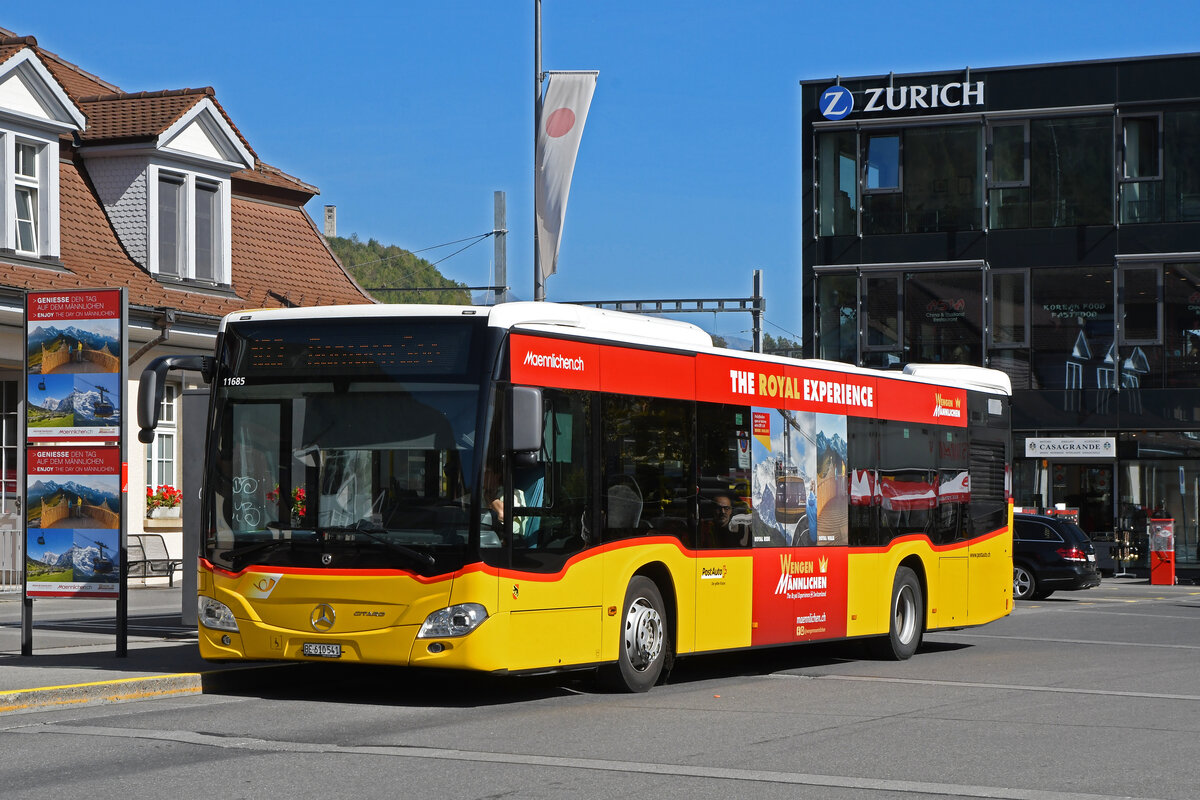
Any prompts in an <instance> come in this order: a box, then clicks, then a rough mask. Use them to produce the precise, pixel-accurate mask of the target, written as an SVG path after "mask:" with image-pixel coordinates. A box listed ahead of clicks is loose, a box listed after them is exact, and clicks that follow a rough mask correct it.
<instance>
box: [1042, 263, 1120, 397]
mask: <svg viewBox="0 0 1200 800" xmlns="http://www.w3.org/2000/svg"><path fill="white" fill-rule="evenodd" d="M1112 281H1113V270H1112V268H1103V269H1102V268H1091V267H1084V268H1076V269H1060V268H1040V269H1034V270H1032V271H1031V274H1030V293H1029V296H1030V297H1031V298H1035V299H1034V301H1033V302H1032V303H1031V304H1030V315H1031V316H1030V345H1031V351H1032V354H1033V355H1032V362H1031V365H1030V367H1031V371H1032V374H1031V376H1030V380H1031V388H1034V389H1067V388H1071V389H1097V388H1100V386H1099V385H1098V384H1097V382H1096V381H1097V376H1098V375H1099V374H1100V370H1102V369H1104V368H1109V367H1112V366H1113V364H1112V362H1113V355H1112V346H1113V343H1114V341H1115V335H1114V334H1115V314H1114V304H1113V299H1114V297H1113V284H1112Z"/></svg>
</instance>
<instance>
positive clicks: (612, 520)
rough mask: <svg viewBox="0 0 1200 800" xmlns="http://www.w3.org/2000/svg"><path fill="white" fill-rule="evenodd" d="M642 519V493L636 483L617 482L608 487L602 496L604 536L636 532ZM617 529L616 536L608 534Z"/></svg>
mask: <svg viewBox="0 0 1200 800" xmlns="http://www.w3.org/2000/svg"><path fill="white" fill-rule="evenodd" d="M641 521H642V494H641V492H640V491H639V490H638V488H637V484H633V485H629V484H626V483H618V484H616V485H614V486H610V487H609V488H608V493H607V495H606V496H605V498H604V530H605V534H606V536H605V538H607V539H613V538H619V537H620V536H622V535H628V534H632V533H637V532H638V525H639V524H640V523H641ZM609 531H617V532H618V533H617V534H616V536H613V535H610V534H608V532H609Z"/></svg>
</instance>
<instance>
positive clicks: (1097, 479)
mask: <svg viewBox="0 0 1200 800" xmlns="http://www.w3.org/2000/svg"><path fill="white" fill-rule="evenodd" d="M1047 469H1048V473H1049V474H1048V478H1049V489H1050V491H1049V499H1048V503H1047V505H1048V506H1050V507H1051V508H1053V507H1057V506H1058V505H1060V504H1061V505H1063V506H1066V507H1067V508H1077V509H1079V527H1081V528H1083V529H1084V530H1085V531H1086V532H1087V534H1088V535H1089V536H1091V537H1092V538H1093V539H1103V538H1107V537H1106V535H1107V534H1111V533H1112V531H1113V522H1114V519H1115V516H1116V515H1115V511H1116V509H1115V507H1114V505H1113V472H1114V468H1113V465H1112V464H1111V463H1088V462H1082V463H1080V462H1061V461H1060V462H1054V461H1051V462H1050V464H1049V466H1048V468H1047Z"/></svg>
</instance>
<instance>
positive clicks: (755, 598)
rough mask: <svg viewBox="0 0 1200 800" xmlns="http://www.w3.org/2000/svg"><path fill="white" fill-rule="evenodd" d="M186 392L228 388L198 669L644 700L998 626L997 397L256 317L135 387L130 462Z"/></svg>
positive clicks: (642, 338) (587, 320)
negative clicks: (561, 690) (667, 673)
mask: <svg viewBox="0 0 1200 800" xmlns="http://www.w3.org/2000/svg"><path fill="white" fill-rule="evenodd" d="M171 369H189V370H199V371H200V372H202V373H203V375H204V377H205V379H206V380H207V381H208V382H209V383H210V384H211V387H212V388H211V404H210V410H209V427H208V436H207V443H206V445H205V450H204V456H203V457H204V482H203V487H202V490H201V492H200V499H201V504H202V510H201V513H200V515H199V516H200V526H201V530H200V537H199V538H200V542H201V549H200V553H199V560H198V570H199V581H198V587H199V619H200V626H199V628H200V650H201V653H202V655H203V656H204V657H205V658H207V659H215V660H224V659H234V660H236V659H248V660H256V661H257V660H264V659H284V660H309V659H340V660H341V661H343V662H370V663H377V664H379V663H382V664H397V665H412V666H421V667H442V668H451V669H466V670H483V671H488V672H498V673H504V672H507V673H527V672H544V671H549V670H566V669H580V668H599V669H600V670H601V671H602V673H603V674H604V675H606V676H607V677H608V678H609V679H611V681H612V682H613V683H615V684H616V685H617V686H619V687H624V688H627V689H629V690H633V691H644V690H646V689H648V688H650V687H651V686H653V685H654V684H655V683H656V682H657V681H658V680H659V678H660V677H661V676H662V675H663V674H664V669H669V667H670V664H671V663H672V661H673V659H675V658H677V657H681V656H688V655H693V654H698V653H705V652H713V651H725V650H731V649H739V648H753V647H764V646H774V645H788V644H794V643H799V642H811V641H820V640H830V639H850V638H863V639H871V640H873V642H872V644H873V645H874V646H875V647H877V649H878V650H879V651H880V652H881V653H882V654H883V655H885V656H886V657H891V658H908V657H909V656H911V655H912V654H913V653H914V652H915V651H916V649H917V647H918V646H919V644H920V642H921V638H922V635H923V634H924V632H925V631H927V630H934V629H939V628H943V629H944V628H960V627H964V626H972V625H980V624H983V623H986V622H989V621H991V620H994V619H997V618H999V617H1002V616H1004V615H1006V614H1007V613H1009V611H1010V609H1011V608H1012V585H1013V584H1012V535H1011V524H1012V523H1011V518H1012V515H1011V505H1010V500H1009V496H1010V472H1009V466H1008V465H1009V453H1008V448H1009V428H1010V419H1009V405H1010V404H1009V395H1010V388H1009V383H1008V379H1007V377H1006V376H1004V375H1003V374H1002V373H999V372H995V371H991V370H986V369H982V368H975V367H964V366H951V365H926V366H920V365H913V366H909V367H907V368H906V369H905V370H904V371H873V370H868V369H860V368H856V367H853V366H848V365H845V364H837V363H831V362H825V361H803V360H792V359H786V358H777V357H772V356H764V355H758V354H753V353H744V352H737V351H732V350H726V349H722V348H716V347H713V345H712V341H711V339H710V337H709V336H708V335H707V334H705V333H704V332H703V331H701V330H700V329H699V328H697V327H695V326H692V325H688V324H685V323H680V322H674V321H669V320H664V319H657V318H650V317H644V316H640V315H632V314H625V313H620V312H613V311H605V310H599V309H589V308H584V307H579V306H572V305H559V304H553V303H512V304H505V305H499V306H495V307H492V308H484V307H457V306H428V305H419V306H418V305H395V306H389V305H364V306H352V307H324V308H302V309H286V310H281V309H272V310H261V311H246V312H239V313H235V314H231V315H229V316H227V317H226V318H225V319H224V321H223V322H222V323H221V326H220V332H219V336H218V340H217V346H216V352H215V354H214V355H213V356H204V357H198V356H164V357H162V358H158V359H156V360H155V361H154V362H153V363H152V364H151V365H150V367H149V368H147V370H146V371H145V372H144V373H143V376H142V379H141V385H140V397H139V402H138V410H139V424H140V425H141V427H142V429H143V430H142V437H143V440H145V439H146V438H149V437H150V436H152V435H153V433H152V431H153V428H154V426H155V424H156V422H157V413H158V408H159V403H160V401H161V397H162V392H163V385H164V381H165V380H167V379H168V373H169V371H170V370H171ZM780 476H786V477H787V480H783V481H781V480H780ZM793 484H794V486H793ZM801 487H804V491H803V492H801V491H800V489H801ZM781 493H782V494H785V495H788V496H781ZM717 495H724V496H725V497H726V498H728V500H729V502H727V503H720V502H717ZM792 495H794V496H792ZM801 495H803V502H801V501H800V498H801ZM730 502H731V503H732V504H733V507H732V510H731V513H728V512H726V511H725V509H720V510H719V511H718V512H717V513H714V509H715V508H716V507H718V506H724V507H725V508H729V503H730Z"/></svg>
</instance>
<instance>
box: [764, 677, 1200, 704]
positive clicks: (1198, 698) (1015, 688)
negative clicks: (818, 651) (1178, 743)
mask: <svg viewBox="0 0 1200 800" xmlns="http://www.w3.org/2000/svg"><path fill="white" fill-rule="evenodd" d="M770 677H773V678H799V677H805V678H816V679H817V680H822V681H861V682H864V683H899V684H906V685H910V686H958V687H962V688H964V689H1000V690H1003V691H1009V692H1045V693H1047V694H1089V695H1099V696H1102V697H1138V698H1141V699H1144V700H1187V701H1192V702H1200V695H1194V694H1166V693H1163V692H1128V691H1115V690H1110V689H1077V688H1075V687H1072V686H1028V685H1023V684H1015V683H1013V684H1010V683H973V682H970V681H935V680H927V679H923V678H884V677H879V676H868V675H792V674H789V673H786V672H781V673H777V674H774V675H772V676H770Z"/></svg>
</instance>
